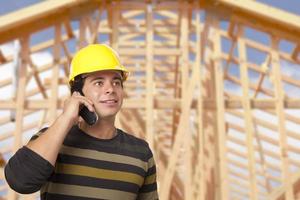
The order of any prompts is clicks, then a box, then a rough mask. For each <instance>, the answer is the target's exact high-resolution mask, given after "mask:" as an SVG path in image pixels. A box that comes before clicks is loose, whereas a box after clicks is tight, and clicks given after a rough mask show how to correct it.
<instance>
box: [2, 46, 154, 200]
mask: <svg viewBox="0 0 300 200" xmlns="http://www.w3.org/2000/svg"><path fill="white" fill-rule="evenodd" d="M127 76H128V71H127V70H126V69H125V67H124V66H122V65H121V63H120V61H119V58H118V55H117V54H116V52H115V51H114V50H113V49H111V48H110V47H109V46H107V45H103V44H94V45H89V46H87V47H85V48H83V49H81V50H80V51H79V52H78V53H77V54H76V55H75V56H74V58H73V60H72V63H71V69H70V77H69V85H70V88H71V91H72V95H71V97H70V98H69V99H67V100H66V102H65V105H64V109H63V112H62V114H61V115H60V116H59V117H58V118H57V119H56V121H55V122H54V123H53V124H52V125H51V126H50V127H49V128H45V129H42V130H41V131H39V133H38V134H36V135H34V136H33V137H32V139H31V140H30V142H29V143H28V144H27V145H26V146H24V147H22V148H21V149H19V150H18V151H17V152H16V154H15V155H14V156H13V157H12V158H11V159H10V160H9V162H8V164H7V165H6V167H5V177H6V180H7V182H8V184H9V185H10V187H11V188H12V189H14V190H15V191H17V192H19V193H33V192H36V191H38V190H40V192H41V199H42V200H45V199H47V200H54V199H56V200H57V199H63V200H71V199H72V200H76V199H78V200H94V199H115V200H118V199H128V200H130V199H151V200H152V199H158V194H157V183H156V167H155V163H154V160H153V155H152V152H151V150H150V148H149V146H148V144H147V143H146V142H145V141H143V140H141V139H138V138H136V137H134V136H132V135H129V134H127V133H125V132H124V131H122V130H120V129H117V128H116V127H115V125H114V122H115V116H116V114H117V113H118V111H119V110H120V108H121V106H122V101H123V97H124V91H123V82H124V81H125V80H126V78H127ZM84 107H86V108H87V109H88V112H91V114H93V113H95V114H96V115H97V116H98V120H97V119H94V122H95V121H96V122H95V124H93V125H91V126H90V125H89V124H90V123H89V122H88V120H87V119H86V121H84V120H82V118H81V117H80V116H79V113H80V112H81V110H82V109H84ZM87 122H88V123H87Z"/></svg>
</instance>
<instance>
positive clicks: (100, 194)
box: [47, 183, 136, 200]
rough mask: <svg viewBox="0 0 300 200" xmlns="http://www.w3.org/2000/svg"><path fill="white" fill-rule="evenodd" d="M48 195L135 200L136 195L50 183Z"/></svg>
mask: <svg viewBox="0 0 300 200" xmlns="http://www.w3.org/2000/svg"><path fill="white" fill-rule="evenodd" d="M47 192H48V193H52V194H61V195H68V196H76V197H85V198H95V199H97V198H98V199H111V200H113V199H124V200H125V199H128V200H131V199H132V200H133V199H136V194H134V193H130V192H123V191H119V190H110V189H101V188H94V187H87V186H79V185H66V184H58V183H50V185H49V187H48V188H47Z"/></svg>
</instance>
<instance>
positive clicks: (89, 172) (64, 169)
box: [55, 163, 144, 186]
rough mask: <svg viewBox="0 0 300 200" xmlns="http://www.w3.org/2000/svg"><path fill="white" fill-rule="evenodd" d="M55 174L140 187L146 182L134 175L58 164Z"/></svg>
mask: <svg viewBox="0 0 300 200" xmlns="http://www.w3.org/2000/svg"><path fill="white" fill-rule="evenodd" d="M55 172H56V173H61V174H70V175H78V176H87V177H93V178H101V179H107V180H113V181H123V182H128V183H133V184H136V185H139V186H141V185H142V184H143V182H144V178H143V177H142V176H140V175H137V174H134V173H129V172H121V171H113V170H107V169H99V168H94V167H86V166H80V165H70V164H61V163H58V164H57V167H56V168H55Z"/></svg>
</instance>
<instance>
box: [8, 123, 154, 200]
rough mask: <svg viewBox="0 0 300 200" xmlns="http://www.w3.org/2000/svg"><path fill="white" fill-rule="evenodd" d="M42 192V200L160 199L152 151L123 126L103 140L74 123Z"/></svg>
mask: <svg viewBox="0 0 300 200" xmlns="http://www.w3.org/2000/svg"><path fill="white" fill-rule="evenodd" d="M37 137H38V134H37V135H35V136H34V137H33V138H32V139H35V138H37ZM6 174H7V173H6ZM6 176H7V175H6ZM40 192H41V199H42V200H46V199H47V200H54V199H55V200H57V199H64V200H71V199H72V200H77V199H78V200H96V199H111V200H118V199H122V200H131V199H141V200H148V199H149V200H154V199H158V194H157V183H156V167H155V163H154V159H153V155H152V152H151V150H150V148H149V146H148V144H147V143H146V142H145V141H144V140H141V139H138V138H136V137H134V136H132V135H129V134H127V133H125V132H123V131H122V130H120V129H117V134H116V136H115V137H114V138H112V139H108V140H103V139H98V138H95V137H92V136H90V135H88V134H86V133H84V132H83V131H82V130H80V129H79V128H78V126H74V127H73V128H72V129H71V130H70V132H69V133H68V135H67V136H66V138H65V140H64V143H63V146H62V147H61V149H60V152H59V154H58V157H57V161H56V164H55V167H54V169H52V172H51V175H50V176H49V177H48V178H47V179H46V182H45V183H44V184H43V185H42V187H41V189H40Z"/></svg>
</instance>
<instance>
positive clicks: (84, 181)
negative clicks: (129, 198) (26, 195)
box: [50, 174, 139, 193]
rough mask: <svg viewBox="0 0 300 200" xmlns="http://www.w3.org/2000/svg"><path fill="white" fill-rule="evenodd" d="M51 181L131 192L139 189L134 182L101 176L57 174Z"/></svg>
mask: <svg viewBox="0 0 300 200" xmlns="http://www.w3.org/2000/svg"><path fill="white" fill-rule="evenodd" d="M50 181H51V182H53V183H63V184H71V185H80V186H89V187H97V188H103V189H114V190H119V191H124V192H131V193H137V192H138V191H139V186H138V185H136V184H133V183H128V182H123V181H113V180H107V179H100V178H92V177H87V176H77V175H69V174H55V175H54V176H52V177H51V180H50ZM50 184H51V183H50Z"/></svg>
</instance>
